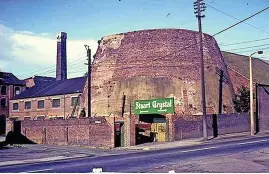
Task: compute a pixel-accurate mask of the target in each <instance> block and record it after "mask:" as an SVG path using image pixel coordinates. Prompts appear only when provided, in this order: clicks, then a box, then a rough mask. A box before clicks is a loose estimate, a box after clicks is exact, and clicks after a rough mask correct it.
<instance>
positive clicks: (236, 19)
mask: <svg viewBox="0 0 269 174" xmlns="http://www.w3.org/2000/svg"><path fill="white" fill-rule="evenodd" d="M206 5H207V6H209V7H211V8H212V9H214V10H216V11H219V12H221V13H222V14H225V15H227V16H229V17H231V18H233V19H236V20H238V21H240V19H238V18H236V17H234V16H232V15H230V14H228V13H225V12H224V11H221V10H220V9H217V8H216V7H213V6H211V5H209V4H206ZM265 10H266V9H265ZM258 14H259V13H258ZM243 23H245V24H247V25H249V26H251V27H253V28H255V29H258V30H260V31H262V32H264V33H267V34H269V32H268V31H265V30H263V29H260V28H258V27H256V26H254V25H252V24H250V23H247V22H243Z"/></svg>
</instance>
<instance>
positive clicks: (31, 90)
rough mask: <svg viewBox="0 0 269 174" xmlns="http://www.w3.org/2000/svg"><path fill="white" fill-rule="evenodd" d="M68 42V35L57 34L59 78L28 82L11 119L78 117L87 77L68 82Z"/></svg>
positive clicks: (37, 78)
mask: <svg viewBox="0 0 269 174" xmlns="http://www.w3.org/2000/svg"><path fill="white" fill-rule="evenodd" d="M66 39H67V34H66V33H65V32H60V33H58V34H57V55H56V78H53V77H43V76H33V77H30V78H27V79H25V83H26V86H27V90H26V91H24V92H23V93H21V94H20V95H18V96H16V97H14V98H13V99H12V100H11V101H10V106H11V107H10V108H9V111H10V117H12V118H17V119H19V120H24V119H48V118H61V119H65V118H68V117H71V116H78V108H79V107H76V106H77V105H79V101H80V99H79V98H80V95H81V93H82V92H83V89H84V86H85V82H86V77H78V78H72V79H67V66H66V65H67V57H66Z"/></svg>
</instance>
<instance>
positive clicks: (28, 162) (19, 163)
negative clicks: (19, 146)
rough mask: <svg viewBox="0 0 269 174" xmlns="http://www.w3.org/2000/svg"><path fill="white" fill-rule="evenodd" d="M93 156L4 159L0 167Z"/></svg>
mask: <svg viewBox="0 0 269 174" xmlns="http://www.w3.org/2000/svg"><path fill="white" fill-rule="evenodd" d="M92 156H94V155H74V156H70V157H66V156H54V157H47V158H39V159H28V160H20V161H4V162H0V167H6V166H12V165H23V164H36V163H41V162H53V161H62V160H68V159H75V158H87V157H92Z"/></svg>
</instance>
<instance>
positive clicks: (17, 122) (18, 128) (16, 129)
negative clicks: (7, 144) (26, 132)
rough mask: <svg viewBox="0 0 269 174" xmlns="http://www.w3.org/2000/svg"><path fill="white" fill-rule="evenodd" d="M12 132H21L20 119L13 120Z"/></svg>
mask: <svg viewBox="0 0 269 174" xmlns="http://www.w3.org/2000/svg"><path fill="white" fill-rule="evenodd" d="M14 132H15V133H21V121H20V120H14Z"/></svg>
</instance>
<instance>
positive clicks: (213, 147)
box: [180, 140, 269, 153]
mask: <svg viewBox="0 0 269 174" xmlns="http://www.w3.org/2000/svg"><path fill="white" fill-rule="evenodd" d="M266 141H269V140H258V141H250V142H245V143H236V144H235V145H245V144H253V143H260V142H266ZM227 146H232V144H227V145H222V146H212V147H205V148H200V149H192V150H185V151H180V152H181V153H187V152H195V151H201V150H209V149H217V148H221V147H227Z"/></svg>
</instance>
